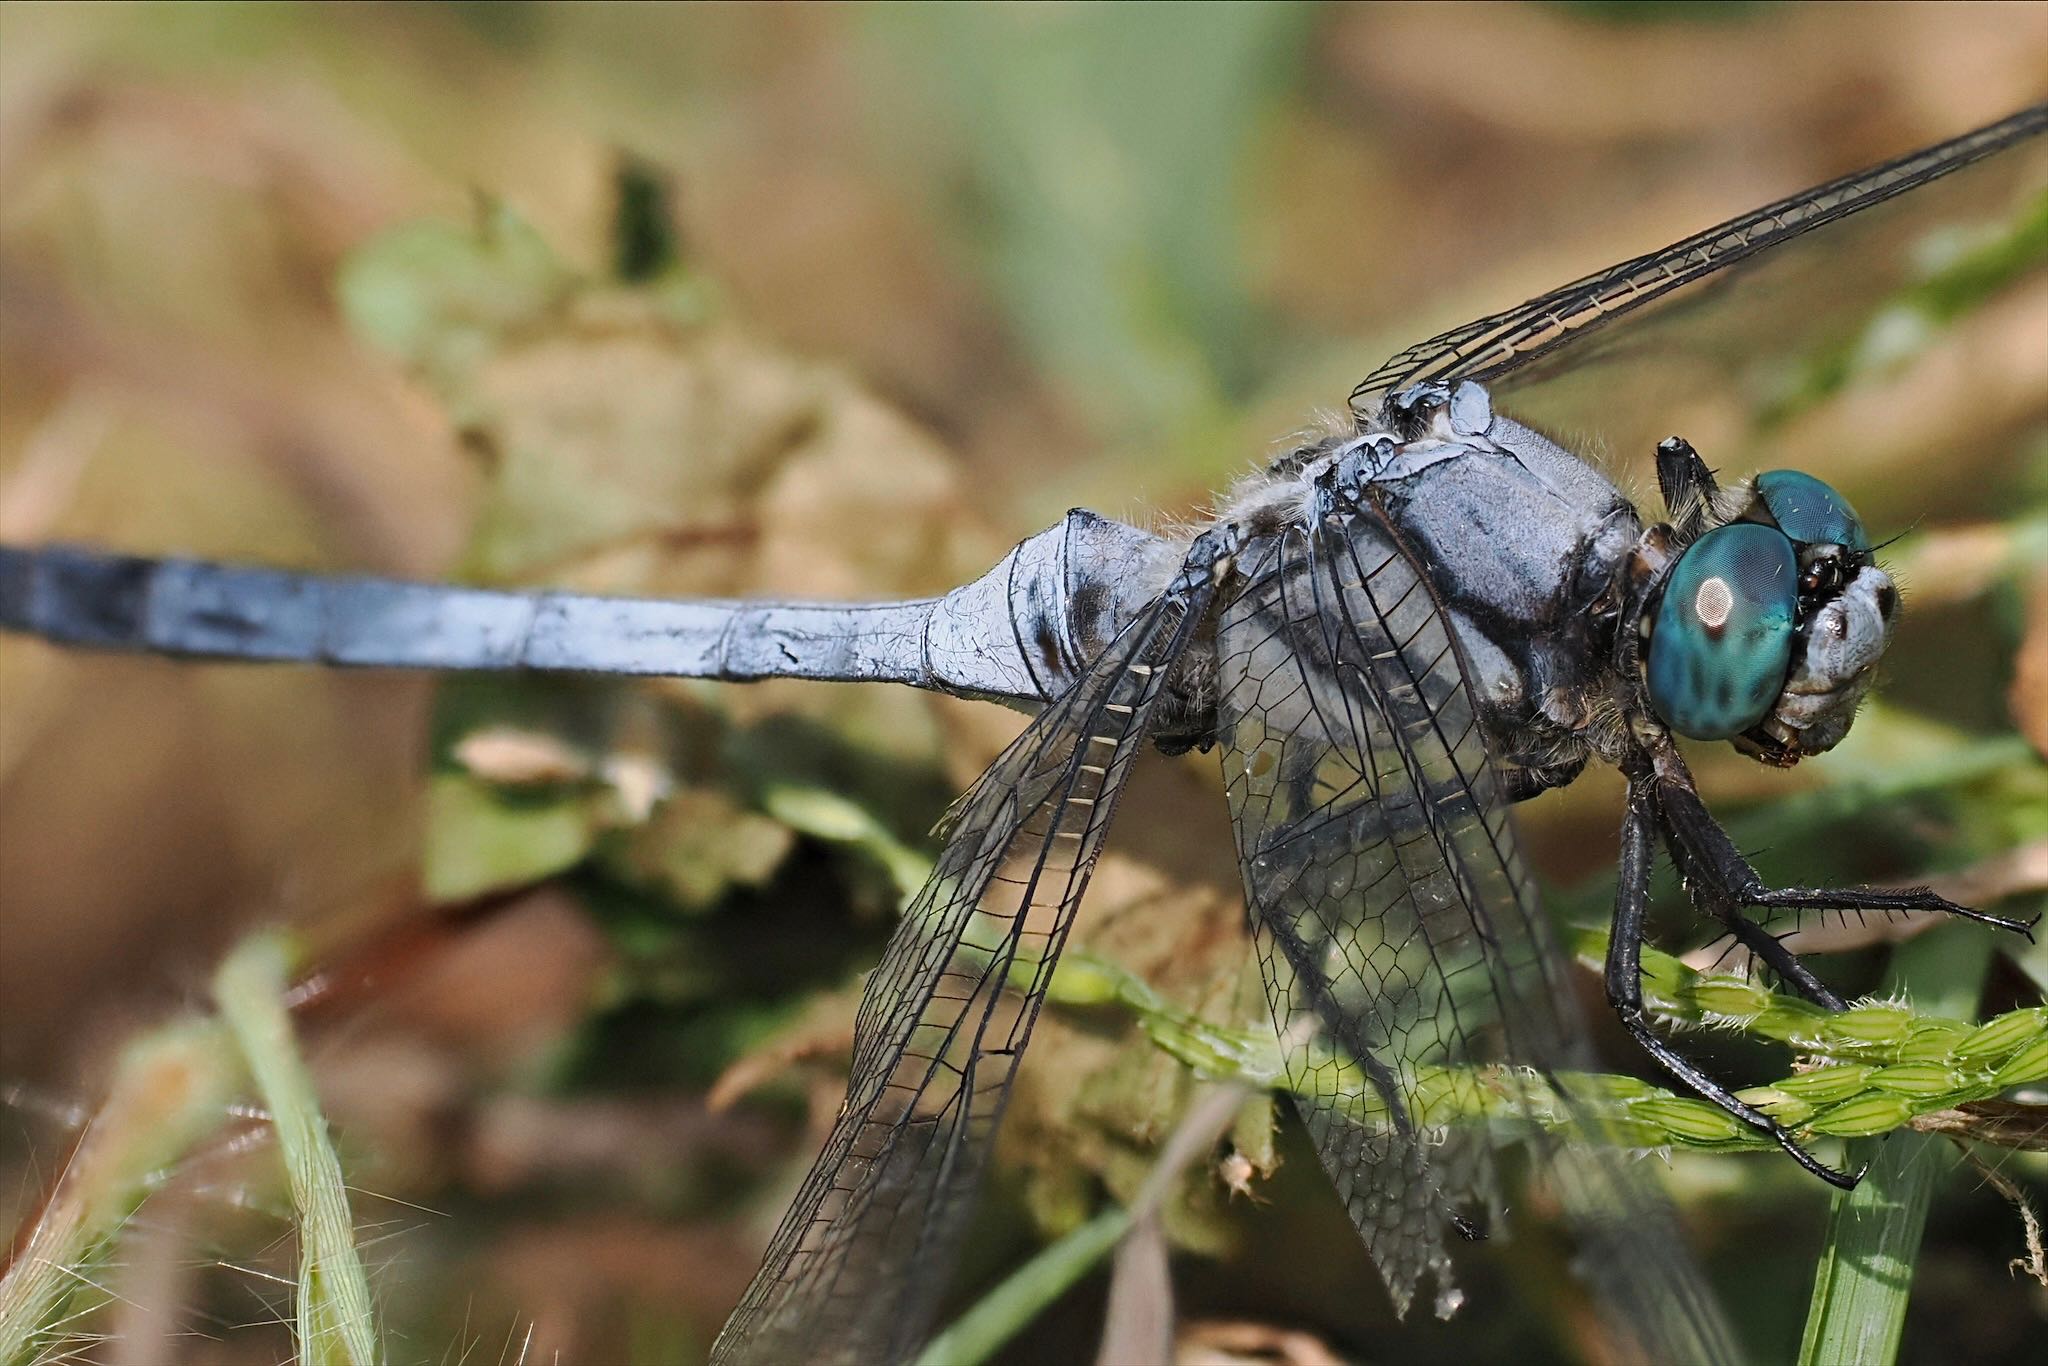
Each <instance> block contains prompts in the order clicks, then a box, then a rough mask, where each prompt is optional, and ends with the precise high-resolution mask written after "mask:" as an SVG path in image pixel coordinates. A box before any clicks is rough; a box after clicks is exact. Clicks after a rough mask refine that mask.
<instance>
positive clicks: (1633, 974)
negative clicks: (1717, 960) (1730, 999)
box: [1606, 776, 1862, 1190]
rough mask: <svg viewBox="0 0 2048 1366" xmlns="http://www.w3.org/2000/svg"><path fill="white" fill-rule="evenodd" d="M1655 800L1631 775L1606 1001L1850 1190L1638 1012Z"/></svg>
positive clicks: (1738, 1113) (1653, 1048) (1642, 1038)
mask: <svg viewBox="0 0 2048 1366" xmlns="http://www.w3.org/2000/svg"><path fill="white" fill-rule="evenodd" d="M1656 824H1657V800H1656V794H1655V791H1654V789H1653V787H1652V780H1651V779H1649V778H1648V777H1646V776H1644V777H1638V776H1632V777H1630V779H1629V785H1628V809H1627V812H1626V814H1624V815H1623V817H1622V822H1621V877H1620V884H1619V885H1618V886H1617V887H1616V889H1615V893H1614V923H1613V926H1612V928H1611V929H1610V931H1609V933H1608V939H1607V969H1606V984H1607V1002H1608V1004H1609V1005H1611V1006H1613V1007H1614V1013H1615V1014H1616V1015H1618V1016H1619V1017H1620V1018H1621V1024H1622V1028H1624V1029H1626V1030H1627V1031H1628V1032H1629V1035H1630V1036H1631V1037H1632V1038H1634V1039H1635V1041H1636V1042H1637V1043H1638V1044H1640V1045H1641V1046H1642V1048H1643V1051H1644V1052H1646V1053H1648V1054H1649V1055H1650V1056H1651V1057H1653V1058H1655V1059H1656V1060H1657V1064H1658V1066H1660V1067H1662V1068H1663V1069H1664V1070H1665V1071H1667V1072H1669V1073H1670V1074H1671V1075H1672V1076H1674V1077H1676V1078H1677V1079H1678V1080H1679V1081H1681V1082H1684V1083H1685V1084H1686V1085H1687V1086H1689V1087H1691V1088H1692V1089H1693V1090H1694V1091H1696V1092H1698V1093H1699V1094H1700V1095H1701V1096H1703V1097H1705V1098H1706V1099H1707V1100H1710V1101H1712V1102H1713V1103H1714V1104H1716V1105H1718V1106H1720V1107H1721V1108H1722V1109H1723V1110H1726V1111H1727V1112H1728V1113H1729V1114H1731V1115H1733V1116H1735V1118H1737V1119H1739V1120H1741V1121H1742V1122H1743V1123H1744V1124H1747V1125H1748V1126H1749V1127H1750V1128H1752V1129H1755V1130H1757V1131H1758V1132H1759V1133H1763V1134H1767V1135H1769V1136H1770V1138H1771V1139H1772V1140H1773V1141H1775V1142H1776V1143H1777V1144H1778V1146H1779V1147H1781V1148H1783V1149H1784V1150H1785V1151H1786V1152H1788V1153H1790V1154H1791V1155H1792V1158H1793V1160H1794V1161H1796V1162H1797V1163H1798V1164H1799V1165H1800V1166H1802V1167H1804V1168H1806V1170H1808V1171H1810V1172H1812V1173H1813V1174H1814V1175H1815V1176H1818V1177H1819V1178H1820V1179H1821V1180H1823V1181H1825V1182H1827V1183H1828V1184H1829V1185H1831V1186H1839V1187H1841V1188H1842V1189H1843V1190H1853V1189H1855V1186H1856V1183H1857V1181H1858V1180H1860V1179H1861V1177H1862V1173H1861V1172H1859V1173H1857V1174H1856V1175H1855V1176H1851V1175H1849V1174H1848V1173H1847V1172H1839V1171H1836V1170H1835V1169H1834V1168H1833V1167H1830V1166H1828V1165H1827V1164H1826V1163H1825V1162H1822V1161H1821V1160H1820V1159H1819V1158H1817V1157H1815V1156H1814V1155H1813V1154H1812V1153H1810V1152H1808V1151H1806V1149H1805V1148H1803V1147H1801V1146H1800V1144H1799V1141H1798V1140H1797V1139H1795V1138H1793V1137H1792V1135H1791V1134H1790V1133H1788V1132H1787V1131H1786V1129H1785V1126H1784V1125H1782V1124H1780V1123H1778V1121H1776V1120H1775V1119H1772V1118H1771V1117H1770V1116H1769V1115H1767V1114H1765V1113H1764V1112H1763V1111H1761V1110H1759V1109H1757V1108H1756V1107H1755V1106H1753V1105H1748V1104H1745V1103H1743V1102H1742V1101H1740V1100H1738V1099H1736V1097H1735V1094H1734V1093H1733V1092H1731V1091H1730V1090H1728V1088H1727V1087H1725V1086H1723V1085H1721V1083H1719V1082H1717V1081H1715V1080H1714V1079H1713V1078H1712V1077H1710V1076H1708V1075H1707V1074H1706V1073H1705V1072H1703V1071H1701V1070H1700V1069H1699V1068H1698V1067H1697V1066H1695V1065H1694V1064H1693V1063H1691V1062H1689V1061H1687V1060H1686V1059H1685V1058H1684V1057H1683V1056H1682V1055H1680V1054H1679V1052H1678V1051H1677V1050H1676V1049H1674V1048H1672V1047H1671V1045H1669V1044H1667V1043H1665V1042H1664V1040H1663V1039H1662V1038H1660V1037H1658V1035H1657V1033H1656V1031H1655V1030H1653V1029H1651V1028H1650V1022H1649V1020H1648V1019H1647V1018H1646V1016H1645V1014H1644V1011H1643V981H1642V969H1643V949H1642V944H1643V918H1644V916H1645V915H1646V914H1647V913H1648V911H1649V906H1650V867H1651V862H1652V860H1653V859H1654V858H1655V856H1656V844H1655V838H1656Z"/></svg>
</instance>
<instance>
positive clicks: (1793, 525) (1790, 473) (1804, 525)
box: [1756, 470, 1870, 551]
mask: <svg viewBox="0 0 2048 1366" xmlns="http://www.w3.org/2000/svg"><path fill="white" fill-rule="evenodd" d="M1756 492H1757V496H1758V497H1759V498H1761V499H1763V500H1764V506H1765V507H1767V508H1769V509H1770V513H1771V519H1772V520H1773V521H1775V522H1776V523H1777V524H1778V529H1779V530H1781V531H1783V532H1784V533H1785V534H1786V535H1787V536H1790V537H1791V538H1792V539H1793V540H1794V541H1796V542H1798V543H1799V544H1800V545H1839V546H1845V547H1847V548H1848V549H1850V550H1860V551H1867V550H1869V549H1870V536H1869V534H1868V533H1866V532H1865V531H1864V530H1863V522H1862V521H1861V519H1859V518H1858V517H1857V516H1856V512H1855V509H1853V508H1851V507H1850V506H1849V500H1848V499H1846V498H1844V497H1842V495H1841V494H1839V493H1837V492H1835V491H1834V489H1833V488H1831V487H1829V486H1828V485H1827V484H1824V483H1822V482H1821V481H1820V480H1818V479H1816V478H1814V477H1813V476H1812V475H1810V474H1803V473H1801V472H1800V471H1798V470H1766V471H1764V472H1763V473H1762V474H1759V475H1758V476H1757V477H1756Z"/></svg>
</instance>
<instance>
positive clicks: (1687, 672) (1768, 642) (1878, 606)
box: [1647, 470, 1899, 767]
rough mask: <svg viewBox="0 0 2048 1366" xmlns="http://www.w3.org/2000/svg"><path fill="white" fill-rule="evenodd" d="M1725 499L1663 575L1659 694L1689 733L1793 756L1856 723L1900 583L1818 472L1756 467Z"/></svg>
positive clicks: (1775, 757)
mask: <svg viewBox="0 0 2048 1366" xmlns="http://www.w3.org/2000/svg"><path fill="white" fill-rule="evenodd" d="M1724 507H1727V508H1729V509H1731V511H1730V515H1729V516H1728V517H1727V520H1725V521H1723V522H1722V523H1721V524H1720V525H1718V526H1716V527H1714V528H1713V529H1712V530H1710V531H1707V532H1705V533H1704V534H1702V535H1701V536H1700V537H1699V538H1698V539H1697V540H1695V541H1693V542H1692V544H1691V545H1689V546H1687V547H1686V549H1685V551H1684V552H1683V553H1682V554H1681V555H1680V556H1679V558H1678V561H1677V563H1676V564H1674V565H1673V566H1672V569H1671V572H1670V574H1669V575H1668V577H1667V578H1666V579H1665V582H1664V594H1663V599H1662V602H1661V603H1660V604H1659V605H1658V607H1657V609H1656V615H1655V619H1654V624H1653V626H1652V628H1651V633H1650V642H1649V655H1648V670H1647V672H1648V683H1649V691H1650V705H1651V708H1652V709H1653V710H1654V711H1655V712H1656V713H1657V715H1658V716H1659V717H1660V718H1662V719H1663V721H1664V723H1665V724H1666V725H1668V726H1670V727H1671V728H1672V729H1673V730H1675V731H1677V732H1678V733H1679V734H1680V735H1687V736H1691V737H1692V738H1693V739H1696V740H1732V741H1734V742H1735V746H1736V748H1737V749H1740V750H1742V751H1743V752H1744V753H1745V754H1750V755H1752V756H1754V757H1756V758H1757V759H1760V760H1762V761H1763V762H1765V763H1769V764H1776V765H1780V766H1785V767H1789V766H1790V765H1792V764H1795V763H1797V762H1799V760H1800V759H1802V758H1804V757H1805V756H1807V755H1809V754H1819V753H1821V752H1822V751H1824V750H1828V749H1832V748H1834V746H1835V745H1836V744H1838V743H1840V741H1841V739H1842V737H1843V736H1845V735H1847V734H1848V733H1849V723H1850V722H1851V721H1852V720H1854V719H1855V715H1856V707H1857V704H1858V703H1860V702H1861V701H1862V699H1863V694H1864V693H1865V692H1867V691H1869V688H1870V684H1871V682H1872V680H1873V678H1874V676H1875V674H1876V666H1877V661H1878V658H1879V657H1880V656H1881V655H1882V654H1883V653H1884V649H1885V646H1886V645H1887V644H1889V643H1890V640H1891V629H1892V619H1893V617H1894V616H1895V615H1896V614H1897V612H1898V602H1899V596H1898V590H1897V589H1896V588H1895V587H1894V586H1893V584H1892V581H1891V576H1890V575H1888V574H1886V573H1885V572H1884V571H1883V570H1882V569H1879V568H1878V567H1877V565H1876V564H1875V563H1874V562H1873V560H1872V556H1871V548H1870V538H1869V536H1868V535H1867V534H1866V533H1865V532H1864V530H1863V523H1862V522H1861V521H1859V520H1858V519H1857V517H1856V514H1855V512H1854V511H1852V510H1851V509H1850V507H1849V504H1848V503H1847V501H1845V500H1844V499H1843V497H1842V496H1841V495H1840V494H1839V493H1837V492H1835V490H1834V489H1832V488H1830V487H1828V485H1826V484H1824V483H1822V482H1821V481H1820V480H1818V479H1815V478H1814V477H1813V476H1811V475H1808V474H1801V473H1799V472H1798V471H1797V470H1771V471H1769V472H1767V473H1764V474H1760V475H1758V476H1757V477H1756V478H1755V479H1754V480H1753V481H1752V482H1751V483H1750V484H1749V485H1748V486H1747V487H1746V488H1743V489H1740V490H1736V491H1735V492H1734V494H1733V495H1732V496H1731V497H1730V498H1729V500H1728V502H1727V503H1726V504H1724Z"/></svg>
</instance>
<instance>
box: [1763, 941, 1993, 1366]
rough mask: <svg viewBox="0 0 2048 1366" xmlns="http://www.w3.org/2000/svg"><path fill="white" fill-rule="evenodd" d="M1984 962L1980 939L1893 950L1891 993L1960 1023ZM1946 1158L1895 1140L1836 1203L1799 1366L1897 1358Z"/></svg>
mask: <svg viewBox="0 0 2048 1366" xmlns="http://www.w3.org/2000/svg"><path fill="white" fill-rule="evenodd" d="M1990 959H1991V942H1990V939H1989V936H1986V935H1982V934H1979V935H1971V936H1966V937H1965V936H1955V937H1943V936H1927V937H1924V938H1921V939H1917V940H1913V941H1912V942H1910V943H1907V944H1905V945H1902V946H1901V947H1900V948H1899V950H1898V952H1897V953H1896V954H1895V955H1894V957H1893V960H1892V971H1891V976H1890V985H1891V986H1892V987H1893V989H1895V990H1901V991H1911V992H1912V993H1913V995H1914V997H1915V999H1916V1000H1917V1001H1919V1002H1920V1003H1922V1004H1924V1005H1925V1006H1927V1007H1928V1008H1929V1009H1933V1010H1940V1011H1944V1012H1948V1013H1953V1014H1960V1013H1962V1012H1965V1011H1967V1010H1969V1009H1970V1008H1971V1006H1972V1005H1973V1004H1975V1002H1976V999H1977V996H1978V993H1979V992H1980V991H1981V990H1982V984H1983V980H1984V971H1985V968H1986V967H1987V966H1988V964H1989V963H1990ZM1948 1157H1949V1154H1948V1153H1947V1152H1946V1144H1945V1143H1944V1142H1943V1141H1942V1140H1941V1139H1938V1138H1936V1137H1934V1136H1933V1135H1931V1134H1910V1133H1909V1134H1894V1135H1892V1136H1891V1137H1890V1138H1888V1139H1887V1140H1886V1141H1885V1143H1884V1145H1883V1146H1882V1148H1880V1149H1879V1151H1878V1152H1877V1153H1876V1155H1875V1156H1874V1157H1873V1158H1872V1159H1871V1163H1870V1169H1869V1171H1868V1172H1867V1173H1866V1174H1865V1175H1864V1178H1863V1180H1862V1181H1861V1182H1860V1183H1858V1185H1857V1187H1856V1189H1855V1190H1853V1191H1840V1192H1837V1193H1836V1195H1835V1197H1834V1200H1833V1202H1832V1204H1831V1205H1830V1207H1829V1211H1828V1234H1827V1243H1826V1246H1825V1247H1824V1248H1823V1249H1822V1252H1821V1258H1820V1264H1819V1265H1818V1266H1817V1267H1816V1268H1815V1271H1814V1282H1813V1295H1812V1298H1811V1299H1810V1300H1809V1301H1808V1304H1807V1317H1806V1328H1805V1332H1804V1333H1803V1334H1802V1336H1801V1339H1800V1343H1799V1363H1800V1366H1836V1363H1844V1362H1855V1363H1866V1362H1867V1363H1871V1364H1872V1366H1882V1363H1886V1362H1890V1361H1892V1360H1893V1359H1895V1358H1896V1357H1897V1355H1898V1350H1899V1335H1900V1333H1901V1331H1902V1330H1903V1328H1904V1325H1905V1319H1906V1301H1907V1298H1908V1295H1909V1292H1910V1290H1911V1288H1912V1283H1913V1262H1914V1259H1915V1258H1916V1257H1917V1256H1918V1254H1919V1249H1920V1239H1921V1235H1922V1234H1923V1233H1924V1232H1925V1230H1926V1226H1927V1208H1928V1205H1929V1203H1930V1202H1931V1201H1932V1199H1933V1196H1934V1188H1935V1185H1936V1184H1937V1183H1938V1182H1939V1181H1940V1180H1941V1178H1942V1177H1943V1176H1944V1175H1945V1174H1946V1173H1947V1172H1949V1171H1950V1170H1952V1169H1953V1168H1954V1165H1955V1164H1954V1162H1953V1161H1950V1160H1948Z"/></svg>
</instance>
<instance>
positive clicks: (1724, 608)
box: [1692, 575, 1735, 631]
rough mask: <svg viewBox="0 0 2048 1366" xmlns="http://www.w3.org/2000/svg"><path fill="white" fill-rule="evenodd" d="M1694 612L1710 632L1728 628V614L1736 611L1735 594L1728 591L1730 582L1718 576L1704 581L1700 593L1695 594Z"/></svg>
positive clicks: (1693, 600)
mask: <svg viewBox="0 0 2048 1366" xmlns="http://www.w3.org/2000/svg"><path fill="white" fill-rule="evenodd" d="M1692 610H1693V614H1694V615H1696V616H1697V617H1699V619H1700V621H1701V623H1702V624H1703V625H1705V626H1706V628H1707V629H1708V630H1710V631H1718V630H1720V629H1721V628H1722V627H1723V626H1726V625H1727V624H1728V614H1729V613H1730V612H1732V611H1734V610H1735V594H1733V593H1732V592H1730V591H1729V590H1728V581H1727V580H1726V579H1724V578H1721V577H1720V576H1718V575H1716V576H1715V577H1714V578H1711V579H1705V580H1702V581H1701V583H1700V591H1699V592H1697V593H1695V594H1693V599H1692Z"/></svg>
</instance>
